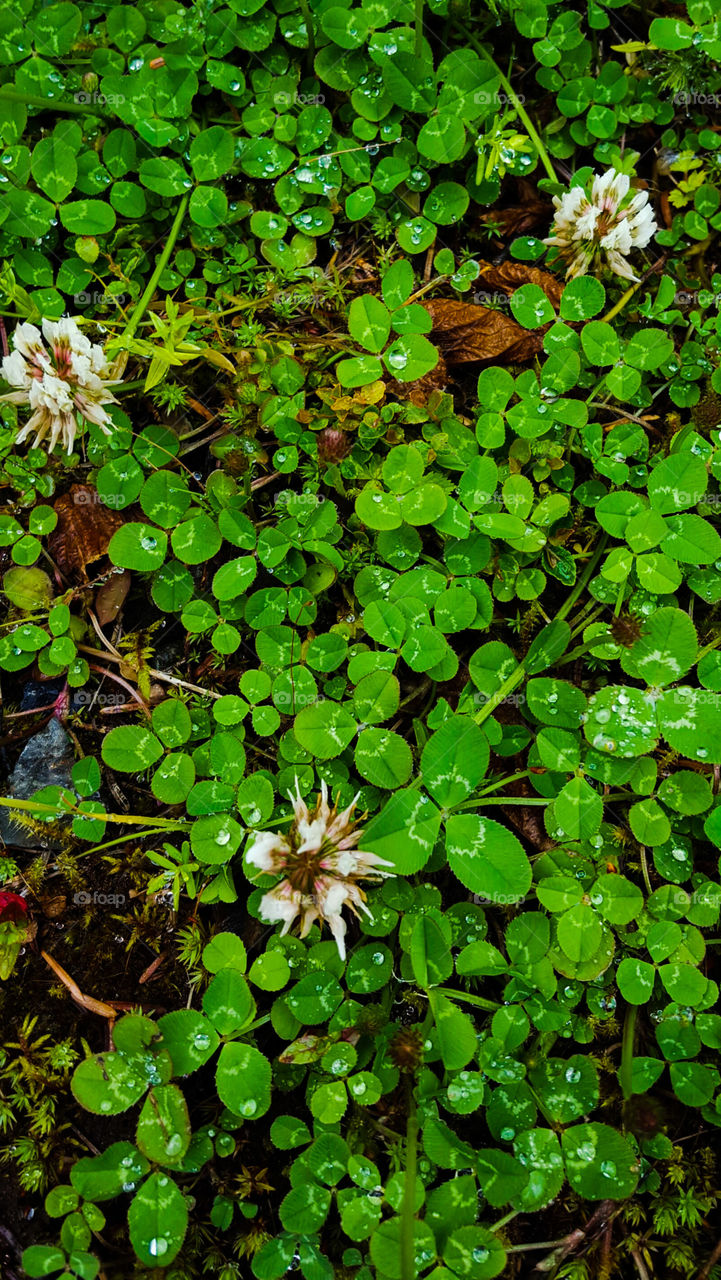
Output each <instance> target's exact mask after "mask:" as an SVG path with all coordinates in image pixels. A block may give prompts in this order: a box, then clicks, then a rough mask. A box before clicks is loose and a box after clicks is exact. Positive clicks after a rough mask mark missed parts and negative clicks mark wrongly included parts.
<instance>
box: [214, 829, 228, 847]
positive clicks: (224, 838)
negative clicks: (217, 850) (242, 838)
mask: <svg viewBox="0 0 721 1280" xmlns="http://www.w3.org/2000/svg"><path fill="white" fill-rule="evenodd" d="M215 843H216V844H219V845H221V846H223V845H226V844H229V843H230V832H229V831H228V830H227V828H226V827H221V829H220V831H219V832H218V834H217V836H216V837H215Z"/></svg>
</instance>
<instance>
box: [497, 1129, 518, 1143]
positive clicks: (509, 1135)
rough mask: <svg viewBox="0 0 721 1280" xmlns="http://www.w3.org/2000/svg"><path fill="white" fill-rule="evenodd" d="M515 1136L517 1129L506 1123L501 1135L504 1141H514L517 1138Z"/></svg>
mask: <svg viewBox="0 0 721 1280" xmlns="http://www.w3.org/2000/svg"><path fill="white" fill-rule="evenodd" d="M515 1136H516V1130H515V1129H512V1128H511V1127H510V1125H506V1126H505V1127H504V1128H503V1129H501V1133H500V1137H501V1138H502V1139H503V1141H504V1142H513V1139H514V1138H515Z"/></svg>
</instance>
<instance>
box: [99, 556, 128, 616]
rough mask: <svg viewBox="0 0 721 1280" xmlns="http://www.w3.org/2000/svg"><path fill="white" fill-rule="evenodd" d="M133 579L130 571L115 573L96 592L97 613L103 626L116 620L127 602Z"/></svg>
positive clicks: (124, 570)
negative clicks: (126, 598)
mask: <svg viewBox="0 0 721 1280" xmlns="http://www.w3.org/2000/svg"><path fill="white" fill-rule="evenodd" d="M131 581H132V578H131V575H130V572H129V571H128V570H127V569H123V571H122V573H114V574H112V576H111V577H110V578H108V580H107V582H103V584H102V586H99V587H98V589H97V591H96V592H95V613H96V616H97V619H98V622H99V623H100V625H101V627H105V626H107V625H108V623H109V622H114V621H115V619H116V618H117V616H118V614H119V613H120V610H121V609H122V607H123V605H124V603H125V597H126V596H127V594H128V591H129V590H130V583H131Z"/></svg>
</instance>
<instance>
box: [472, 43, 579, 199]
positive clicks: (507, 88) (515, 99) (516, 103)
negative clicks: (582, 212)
mask: <svg viewBox="0 0 721 1280" xmlns="http://www.w3.org/2000/svg"><path fill="white" fill-rule="evenodd" d="M458 25H459V27H460V29H461V31H462V32H463V34H464V35H465V36H466V38H467V40H468V41H469V43H470V44H472V45H473V48H474V49H475V50H476V51H477V52H478V53H480V55H481V57H482V58H485V59H486V62H490V64H491V66H492V67H494V68H495V70H496V72H497V74H498V76H499V79H500V81H501V85H502V86H503V91H504V93H506V94H507V96H508V98H509V100H510V102H511V103H512V104H513V108H514V110H515V112H516V114H517V116H518V118H519V120H520V121H521V123H522V124H523V126H524V128H525V130H526V133H527V134H528V136H529V138H530V139H531V142H532V143H533V145H534V147H535V148H536V153H537V155H538V158H539V160H540V161H541V164H542V165H543V167H544V169H545V170H546V173H547V174H548V176H549V178H550V179H551V181H552V182H558V175H557V174H556V170H555V169H554V167H553V165H552V164H551V158H550V156H549V154H548V152H547V151H546V148H545V147H544V145H543V142H542V141H541V136H540V134H539V132H538V130H537V129H536V126H535V125H534V123H533V121H532V120H531V117H530V116H529V114H528V112H527V111H526V108H525V107H524V105H523V103H522V102H521V99H520V98H519V96H518V94H517V93H516V91H515V89H514V88H513V85H512V84H511V82H510V80H509V79H508V77H507V76H504V74H503V72H502V71H501V68H500V67H499V65H498V63H497V62H495V61H494V59H493V58H492V57H491V55H490V53H487V52H486V50H485V49H484V48H483V45H482V44H481V42H480V40H478V39H477V38H476V37H475V36H474V35H473V33H472V32H471V31H469V30H468V28H467V27H464V26H463V25H462V23H459V24H458Z"/></svg>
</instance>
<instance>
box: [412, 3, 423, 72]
mask: <svg viewBox="0 0 721 1280" xmlns="http://www.w3.org/2000/svg"><path fill="white" fill-rule="evenodd" d="M415 33H416V37H415V42H414V46H413V51H414V53H415V55H416V57H417V58H420V56H421V53H422V52H423V0H415Z"/></svg>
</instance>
